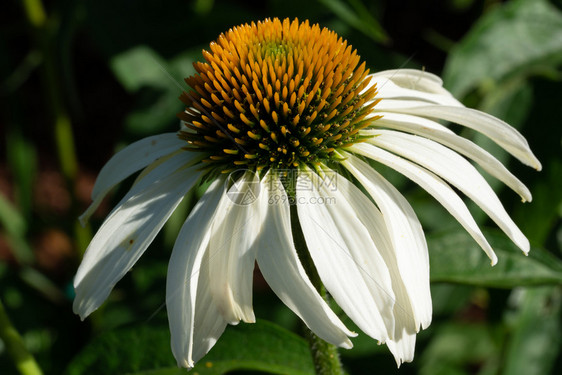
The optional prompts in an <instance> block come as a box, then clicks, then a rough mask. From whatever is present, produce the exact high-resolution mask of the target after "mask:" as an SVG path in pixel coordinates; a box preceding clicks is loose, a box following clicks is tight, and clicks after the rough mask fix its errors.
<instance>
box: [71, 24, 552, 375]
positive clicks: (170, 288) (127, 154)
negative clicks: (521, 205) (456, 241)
mask: <svg viewBox="0 0 562 375" xmlns="http://www.w3.org/2000/svg"><path fill="white" fill-rule="evenodd" d="M210 49H211V51H210V52H208V51H204V52H203V55H204V58H205V60H206V62H205V63H197V64H195V69H196V71H197V74H196V75H194V76H192V77H189V78H187V79H186V82H187V84H188V85H189V86H190V88H191V89H190V90H189V91H187V92H185V93H183V94H182V96H181V100H182V101H183V102H184V103H185V104H186V106H187V107H186V109H185V111H184V112H182V113H181V114H180V115H179V117H180V118H181V120H182V126H181V129H180V130H179V131H178V132H177V133H169V134H161V135H156V136H152V137H149V138H145V139H143V140H140V141H138V142H136V143H134V144H132V145H130V146H128V147H127V148H125V149H124V150H122V151H120V152H119V153H118V154H116V155H115V156H114V157H113V158H112V159H111V160H110V161H109V162H108V163H107V164H106V165H105V167H104V168H103V169H102V171H101V172H100V175H99V177H98V180H97V181H96V185H95V186H94V190H93V192H92V199H93V203H92V205H91V206H90V207H89V208H88V210H87V211H86V213H85V214H84V215H83V216H82V218H81V220H86V219H87V218H88V217H89V216H90V215H91V213H92V212H93V211H94V210H95V209H96V207H97V206H98V205H99V203H100V202H101V200H102V199H103V197H104V196H105V195H106V193H107V192H108V191H109V190H110V189H111V188H112V187H113V186H115V185H116V184H117V183H119V182H120V181H122V180H123V179H125V178H126V177H128V176H130V175H131V174H133V173H135V172H136V171H139V170H141V169H142V170H143V171H142V172H141V173H140V175H139V177H138V178H137V180H136V181H135V183H134V185H133V186H132V188H131V189H130V191H129V192H128V193H127V194H126V196H125V197H124V198H123V199H122V200H121V202H119V204H118V205H117V206H116V207H115V209H114V210H113V211H112V212H111V213H110V214H109V216H108V217H107V218H106V220H105V222H104V224H103V225H102V226H101V228H100V229H99V231H98V232H97V234H96V236H95V237H94V239H93V240H92V242H91V244H90V246H89V248H88V250H87V252H86V254H85V257H84V260H83V262H82V264H81V266H80V268H79V270H78V272H77V275H76V278H75V282H74V285H75V288H76V299H75V302H74V310H75V312H76V313H78V314H80V316H81V317H82V318H84V317H86V316H87V315H89V314H90V313H91V312H93V311H94V310H95V309H96V308H98V307H99V306H100V305H101V304H102V303H103V301H104V300H105V299H106V298H107V296H108V295H109V293H110V291H111V289H112V288H113V286H114V285H115V284H116V283H117V281H119V280H120V279H121V278H122V277H123V275H124V274H125V273H126V272H127V271H128V270H129V269H130V268H131V267H132V266H133V265H134V263H135V262H136V261H137V260H138V259H139V257H140V256H141V255H142V254H143V252H144V251H145V250H146V249H147V247H148V245H149V244H150V243H151V242H152V240H153V239H154V237H155V236H156V234H157V233H158V231H159V230H160V229H161V228H162V226H163V225H164V223H165V222H166V220H167V219H168V218H169V216H170V215H171V213H172V212H173V211H174V210H175V209H176V207H177V206H178V204H179V203H180V201H181V200H182V198H183V197H184V195H185V194H187V193H188V192H189V191H190V190H191V189H193V188H194V187H196V186H197V185H198V184H199V183H200V182H201V181H207V182H209V186H208V188H207V190H206V192H205V193H204V194H203V196H202V198H201V199H200V200H199V202H198V203H197V204H196V206H195V207H194V208H193V210H192V211H191V213H190V214H189V216H188V218H187V220H186V222H185V224H184V225H183V227H182V229H181V231H180V233H179V235H178V238H177V239H176V242H175V245H174V248H173V251H172V255H171V258H170V264H169V269H168V278H167V291H166V293H167V297H166V302H167V309H168V317H169V323H170V330H171V334H172V351H173V353H174V355H175V357H176V359H177V361H178V364H179V365H181V366H184V367H192V366H193V364H194V361H197V360H198V359H200V358H201V357H203V356H204V355H205V354H206V353H207V352H208V351H209V350H210V348H211V347H212V346H213V345H214V343H215V342H216V340H217V339H218V338H219V336H220V335H221V334H222V332H223V331H224V329H225V327H226V326H227V325H228V324H237V323H238V322H240V320H242V321H244V322H254V321H255V317H254V313H253V309H252V281H253V279H252V275H253V269H254V265H255V263H256V262H257V264H258V265H259V267H260V270H261V272H262V274H263V276H264V277H265V279H266V281H267V282H268V283H269V285H270V286H271V288H272V290H273V291H274V292H275V293H276V294H277V295H278V296H279V298H280V299H281V300H282V301H283V302H284V303H285V304H286V305H287V306H288V307H289V308H291V309H292V310H293V311H294V312H295V313H296V314H297V315H298V316H299V317H300V318H301V319H302V320H303V321H304V322H305V324H306V325H307V326H308V327H309V328H310V329H311V330H312V331H313V332H315V333H316V334H317V335H318V336H319V337H321V338H323V339H324V340H326V341H328V342H331V343H333V344H336V345H339V346H342V347H346V348H350V347H351V346H352V343H351V341H350V340H349V337H351V336H354V335H355V333H353V332H351V331H349V330H348V329H347V328H346V327H345V325H344V324H343V323H342V322H341V321H340V320H339V318H338V317H337V316H336V315H335V314H334V313H333V312H332V310H331V309H330V308H329V307H328V305H327V304H326V302H325V301H324V300H323V299H322V297H321V296H320V295H319V294H318V292H317V291H316V289H315V287H314V286H313V284H312V282H311V281H310V274H307V271H305V269H304V267H303V265H302V263H301V260H302V259H301V258H302V256H310V258H311V259H312V261H313V263H314V268H315V270H314V271H315V272H316V273H317V274H318V276H319V278H320V279H321V281H322V283H323V284H324V285H325V287H326V289H327V290H328V292H329V293H330V294H331V296H332V297H333V298H334V300H335V301H336V302H337V303H338V305H339V306H340V307H341V308H342V309H343V311H344V312H345V313H346V314H347V315H348V316H349V317H350V318H351V319H352V320H353V321H354V322H355V323H356V324H357V326H358V327H359V328H360V329H361V330H362V331H363V332H364V333H366V334H368V335H369V336H371V337H373V338H374V339H377V340H379V341H381V342H383V343H386V344H387V345H388V347H389V349H390V350H391V352H392V353H393V355H394V357H395V358H396V361H397V363H398V364H400V363H402V362H403V361H411V360H412V358H413V353H414V344H415V337H416V333H417V332H418V331H419V330H420V329H421V328H426V327H427V326H428V325H429V324H430V322H431V314H432V308H431V296H430V292H429V260H428V252H427V245H426V241H425V237H424V233H423V231H422V228H421V225H420V223H419V221H418V219H417V218H416V215H415V213H414V211H413V209H412V207H411V206H410V205H409V204H408V202H407V201H406V199H405V198H404V197H403V196H402V194H400V192H399V191H398V190H397V189H396V188H395V187H393V186H392V185H391V184H390V183H389V182H388V181H387V180H385V179H384V177H383V176H382V175H380V174H379V173H378V172H377V170H376V165H378V164H383V165H386V166H389V167H390V168H392V169H394V170H396V171H398V172H399V173H401V174H403V175H404V176H406V177H408V178H410V179H411V180H412V181H414V182H416V183H417V184H419V185H420V186H421V187H422V188H423V189H425V190H426V191H427V192H428V193H429V194H431V195H432V196H433V197H435V199H437V200H438V201H439V202H440V203H441V204H442V205H443V206H444V207H445V208H446V209H447V210H448V211H449V212H450V213H451V214H452V215H453V217H454V218H455V219H456V220H458V221H459V223H460V224H461V225H462V226H463V227H464V228H465V229H466V230H467V231H468V232H469V233H470V235H471V236H472V237H473V238H474V239H475V241H476V242H478V244H479V245H480V246H481V247H482V249H483V250H484V251H485V252H486V254H488V256H489V257H490V259H491V262H492V264H494V263H495V262H496V261H497V258H496V256H495V254H494V251H493V250H492V248H491V247H490V245H489V244H488V242H487V241H486V239H485V238H484V236H483V235H482V233H481V231H480V229H479V228H478V226H477V225H476V223H475V221H474V219H473V218H472V216H471V214H470V212H469V211H468V209H467V207H466V205H465V203H464V202H463V200H462V199H461V198H460V197H459V195H458V194H457V192H456V191H455V190H453V187H454V188H456V189H458V190H459V191H461V192H462V193H464V194H465V195H466V196H467V197H468V198H470V199H472V200H473V201H474V202H475V203H476V204H477V205H478V206H479V207H480V208H481V209H482V210H484V211H485V212H486V213H487V214H488V215H489V216H490V218H492V219H493V220H494V221H495V222H496V223H497V225H498V226H499V227H500V228H501V229H502V230H503V231H504V232H505V233H506V235H507V236H509V238H511V240H512V241H513V242H514V243H515V244H516V245H517V246H519V247H520V248H521V249H522V250H523V252H525V253H526V252H528V251H529V243H528V240H527V239H526V238H525V236H524V235H523V234H522V233H521V231H520V230H519V229H518V228H517V226H516V225H515V224H514V223H513V221H512V220H511V218H510V217H509V215H508V214H507V213H506V211H505V209H504V208H503V206H502V205H501V203H500V201H499V199H498V198H497V196H496V194H495V193H494V192H493V190H492V189H491V188H490V186H489V185H488V183H487V182H486V180H485V179H484V178H483V177H482V175H481V174H480V173H479V172H478V171H477V170H476V168H475V167H474V166H473V164H472V163H471V162H470V161H469V160H471V161H472V162H474V163H475V164H477V165H479V166H480V167H482V169H484V170H485V171H486V172H487V173H488V174H490V175H491V176H493V177H495V178H497V179H499V180H500V181H502V182H504V183H505V184H506V185H507V186H509V187H510V188H511V189H513V190H514V191H515V192H516V193H518V194H519V195H520V196H521V198H522V199H523V201H530V200H531V194H530V192H529V191H528V189H527V188H526V187H525V186H524V185H523V184H522V183H521V182H520V181H519V180H518V179H517V178H516V177H515V176H514V175H513V174H511V173H510V172H509V171H508V170H507V169H506V168H505V167H504V166H503V165H502V164H501V163H500V162H499V161H498V160H497V159H496V158H495V157H494V156H492V155H491V154H490V153H488V152H487V151H486V150H484V149H482V148H481V147H479V146H477V145H476V144H474V143H472V142H471V141H469V140H468V139H465V138H463V137H461V136H459V135H457V134H455V133H454V132H453V131H451V130H450V129H449V128H447V127H446V126H445V125H443V124H442V123H440V122H439V121H441V120H442V121H447V122H453V123H457V124H459V125H462V126H465V127H468V128H471V129H474V130H476V131H477V132H480V133H482V134H484V135H486V136H488V137H489V138H490V139H492V140H493V141H495V142H496V143H497V144H498V145H500V146H501V147H503V148H504V149H505V150H507V151H508V152H509V153H511V154H512V155H513V156H515V157H516V158H518V159H519V160H520V161H522V162H523V163H525V164H527V165H529V166H532V167H534V168H536V169H538V170H539V169H540V168H541V166H540V163H539V162H538V160H537V159H536V158H535V157H534V155H533V154H532V152H531V151H530V149H529V146H528V144H527V142H526V141H525V139H524V138H523V137H522V136H521V135H520V134H519V133H518V132H517V131H516V130H515V129H513V128H512V127H510V126H509V125H508V124H506V123H504V122H503V121H501V120H499V119H497V118H495V117H493V116H490V115H487V114H485V113H483V112H480V111H477V110H474V109H469V108H466V107H464V106H463V105H462V104H461V103H460V102H458V101H457V100H456V99H455V98H453V97H452V95H451V94H450V93H449V92H448V91H447V90H445V89H444V88H443V87H442V82H441V80H440V79H439V78H438V77H436V76H434V75H433V74H430V73H427V72H423V71H417V70H408V69H406V70H392V71H383V72H378V73H375V74H369V71H368V70H366V69H365V63H360V62H361V61H360V58H359V56H358V55H357V53H356V51H355V50H354V49H353V48H352V47H351V46H349V45H348V44H347V42H346V41H344V40H342V39H341V38H339V37H338V36H337V35H336V34H335V33H333V32H331V31H328V30H327V29H321V28H320V27H319V26H318V25H309V23H308V22H303V23H300V22H299V21H298V20H294V21H290V20H287V19H286V20H283V21H280V20H278V19H273V20H265V21H263V22H258V23H257V24H254V23H252V24H251V25H242V26H238V27H234V28H232V29H231V30H229V31H228V32H226V33H224V34H221V35H220V36H219V38H218V40H217V41H216V42H214V43H211V46H210ZM467 159H468V160H467ZM297 233H299V235H300V233H302V236H303V237H304V243H305V244H303V245H306V246H305V249H304V250H305V251H307V252H308V254H309V255H307V254H304V255H303V253H302V251H303V249H302V248H297V247H296V246H295V244H297V246H300V245H299V241H297V240H296V239H295V238H296V236H297ZM308 271H309V272H311V271H310V270H308Z"/></svg>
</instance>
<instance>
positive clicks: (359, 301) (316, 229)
mask: <svg viewBox="0 0 562 375" xmlns="http://www.w3.org/2000/svg"><path fill="white" fill-rule="evenodd" d="M333 176H336V178H337V174H334V175H333ZM333 176H331V177H328V178H326V177H325V178H324V179H321V178H320V177H319V176H318V175H317V174H316V173H315V172H312V171H311V170H307V171H300V172H299V175H298V177H297V187H296V197H297V211H298V217H299V222H300V225H301V227H302V231H303V234H304V237H305V240H306V244H307V247H308V250H309V252H310V255H311V257H312V259H313V261H314V264H315V266H316V268H317V270H318V274H319V276H320V278H321V279H322V282H323V283H324V285H325V286H326V289H327V290H328V292H330V294H331V295H332V296H333V297H334V299H335V301H336V302H337V303H338V305H339V306H340V307H341V308H342V309H343V310H344V311H345V312H346V314H347V315H348V316H349V317H350V318H351V319H352V320H353V321H354V322H355V323H356V324H357V326H358V327H359V328H361V330H362V331H363V332H365V333H366V334H368V335H369V336H371V337H374V338H376V339H378V340H380V341H383V342H384V341H386V340H387V339H388V338H390V337H392V336H393V334H394V316H393V314H392V308H393V305H394V292H393V291H392V285H391V281H390V276H389V273H388V269H387V267H386V264H385V263H384V261H383V260H382V258H381V257H380V254H379V253H378V250H377V249H376V247H375V244H374V242H373V241H372V240H371V238H370V236H369V232H368V231H367V229H366V228H365V226H364V225H363V224H362V223H361V222H360V221H359V220H358V218H357V216H356V215H355V213H354V212H353V210H352V209H351V207H350V205H349V203H348V202H347V200H346V199H345V197H343V195H341V194H339V192H338V191H337V188H334V189H333V190H332V191H328V190H330V189H331V187H330V186H331V183H330V182H327V181H328V180H329V179H332V178H333ZM336 183H337V182H336ZM328 185H330V186H328Z"/></svg>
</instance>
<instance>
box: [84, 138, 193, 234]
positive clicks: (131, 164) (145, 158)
mask: <svg viewBox="0 0 562 375" xmlns="http://www.w3.org/2000/svg"><path fill="white" fill-rule="evenodd" d="M184 145H185V141H182V140H181V139H179V138H178V136H177V133H165V134H159V135H155V136H152V137H147V138H144V139H141V140H140V141H137V142H135V143H132V144H130V145H129V146H127V147H125V148H124V149H123V150H121V151H119V152H118V153H116V154H115V155H113V157H112V158H111V159H109V161H108V162H107V163H106V164H105V165H104V166H103V168H102V169H101V171H100V173H99V175H98V177H97V179H96V183H95V184H94V188H93V189H92V204H91V205H90V206H89V207H88V209H87V210H86V212H84V214H83V215H82V216H81V218H80V221H81V222H82V223H85V222H86V221H87V220H88V218H89V217H90V216H91V215H92V213H94V211H95V210H96V208H97V207H98V206H99V205H100V203H101V201H102V200H103V198H104V197H105V195H106V194H107V193H108V192H109V191H110V190H111V189H112V188H113V187H114V186H115V185H117V184H118V183H120V182H121V181H123V180H124V179H126V178H127V177H129V176H130V175H132V174H133V173H135V172H137V171H139V170H140V169H142V168H144V167H146V166H147V165H149V164H150V163H152V162H154V161H155V160H157V159H159V158H161V157H163V156H166V155H168V154H170V153H172V152H174V151H177V150H179V149H181V147H182V146H184Z"/></svg>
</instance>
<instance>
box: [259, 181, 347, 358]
mask: <svg viewBox="0 0 562 375" xmlns="http://www.w3.org/2000/svg"><path fill="white" fill-rule="evenodd" d="M260 201H261V202H260V204H261V205H262V206H263V207H265V208H266V211H267V212H266V213H265V222H264V227H263V230H262V232H261V234H260V236H259V237H258V239H257V241H256V247H257V249H258V253H257V261H258V265H259V267H260V270H261V273H262V275H263V277H264V278H265V280H266V281H267V283H268V284H269V286H270V287H271V289H272V290H273V291H274V292H275V294H277V296H278V297H279V298H280V299H281V300H282V301H283V303H285V305H287V306H288V307H289V308H290V309H291V310H293V312H294V313H295V314H297V315H298V316H299V317H300V318H301V319H302V320H303V321H304V322H305V324H306V325H307V326H308V328H309V329H310V330H312V331H313V332H314V333H315V334H316V335H317V336H318V337H320V338H322V339H323V340H325V341H328V342H330V343H332V344H334V345H337V346H341V347H344V348H348V349H350V348H351V347H352V346H353V344H352V343H351V341H350V340H349V338H348V337H347V336H355V335H356V334H354V333H353V332H351V331H349V330H348V329H347V328H346V327H345V325H344V324H343V323H342V322H341V321H340V320H339V318H338V317H337V316H336V314H334V312H333V311H332V310H331V309H330V307H329V306H328V304H327V303H326V302H325V301H324V300H323V299H322V297H321V296H320V294H318V292H317V291H316V289H315V288H314V286H313V285H312V283H311V282H310V279H309V278H308V276H307V275H306V272H305V270H304V268H303V266H302V265H301V262H300V260H299V258H298V255H297V252H296V249H295V245H294V244H293V235H292V232H291V217H290V215H291V214H290V209H289V200H288V197H287V194H286V193H285V190H284V188H283V186H282V183H281V180H280V179H279V177H274V176H273V175H271V174H269V172H268V174H267V175H266V176H265V178H264V181H263V183H262V189H260Z"/></svg>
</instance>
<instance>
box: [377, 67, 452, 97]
mask: <svg viewBox="0 0 562 375" xmlns="http://www.w3.org/2000/svg"><path fill="white" fill-rule="evenodd" d="M370 76H371V77H372V78H373V79H375V80H381V79H383V78H386V79H390V80H392V81H393V82H394V83H395V84H397V85H399V86H401V87H405V88H409V89H412V90H418V91H424V92H430V93H434V94H442V95H449V96H451V94H450V93H449V92H448V91H447V90H445V89H444V88H443V80H442V79H441V78H440V77H439V76H437V75H435V74H433V73H430V72H426V71H424V70H418V69H390V70H383V71H380V72H376V73H373V74H371V75H370Z"/></svg>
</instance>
